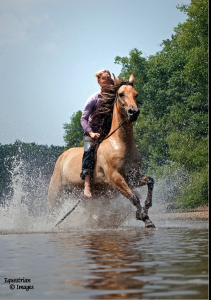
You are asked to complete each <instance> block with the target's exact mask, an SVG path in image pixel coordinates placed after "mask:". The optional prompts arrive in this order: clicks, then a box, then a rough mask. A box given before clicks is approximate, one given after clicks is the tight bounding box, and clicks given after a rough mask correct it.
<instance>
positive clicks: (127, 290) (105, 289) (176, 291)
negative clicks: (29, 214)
mask: <svg viewBox="0 0 211 300" xmlns="http://www.w3.org/2000/svg"><path fill="white" fill-rule="evenodd" d="M73 214H74V213H73ZM152 216H153V217H154V221H155V220H156V226H157V228H156V229H150V230H146V229H144V227H143V225H142V224H140V223H137V222H138V221H135V220H132V219H131V224H128V222H127V223H126V224H125V225H122V226H115V227H109V226H107V228H99V225H98V228H96V226H95V225H93V224H92V225H93V226H90V223H89V227H87V228H86V227H85V226H82V227H81V228H79V227H78V226H77V227H75V228H74V227H73V226H72V225H71V227H72V228H69V227H65V226H63V227H62V226H61V227H60V228H54V229H53V230H50V229H49V228H47V227H45V229H46V230H47V231H46V232H45V231H43V232H42V231H41V230H40V232H35V231H32V230H31V229H30V228H29V229H30V230H28V229H27V228H25V230H23V228H22V229H21V230H19V231H17V230H15V229H14V230H12V229H11V228H10V229H9V230H8V231H6V230H5V228H4V229H3V230H2V231H1V236H0V241H1V258H0V299H208V224H207V221H205V220H186V221H184V220H183V221H182V220H174V221H173V220H165V221H164V220H163V219H162V218H160V219H159V217H158V216H157V218H156V215H155V214H154V215H153V214H152ZM72 217H73V216H72ZM69 218H70V216H69ZM95 219H96V217H95ZM67 222H68V221H66V224H67ZM5 278H7V279H5ZM19 278H20V279H22V280H25V282H19V283H17V282H10V283H9V282H8V280H9V279H19ZM26 280H28V282H27V283H26ZM29 280H30V282H29ZM20 286H22V287H27V286H30V289H29V290H26V289H22V288H20ZM13 288H14V289H13Z"/></svg>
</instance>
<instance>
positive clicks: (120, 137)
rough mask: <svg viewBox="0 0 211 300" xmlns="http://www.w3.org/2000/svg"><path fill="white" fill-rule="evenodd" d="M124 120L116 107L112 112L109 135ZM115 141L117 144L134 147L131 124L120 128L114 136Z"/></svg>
mask: <svg viewBox="0 0 211 300" xmlns="http://www.w3.org/2000/svg"><path fill="white" fill-rule="evenodd" d="M125 120H126V117H125V116H123V115H121V114H120V113H119V112H118V110H117V108H116V105H115V107H114V110H113V118H112V123H111V130H110V133H111V132H113V131H114V130H115V129H117V128H118V126H119V124H120V123H121V122H123V121H125ZM113 137H115V140H116V141H118V142H119V143H124V145H126V146H128V147H131V146H132V145H134V136H133V126H132V123H131V122H128V123H125V124H124V125H123V126H121V127H120V128H119V129H118V130H117V131H116V132H115V133H114V134H113Z"/></svg>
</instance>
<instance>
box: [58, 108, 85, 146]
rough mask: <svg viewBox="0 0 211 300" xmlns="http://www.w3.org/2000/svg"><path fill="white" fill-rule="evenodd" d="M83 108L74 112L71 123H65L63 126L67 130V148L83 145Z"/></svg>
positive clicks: (65, 139) (65, 135)
mask: <svg viewBox="0 0 211 300" xmlns="http://www.w3.org/2000/svg"><path fill="white" fill-rule="evenodd" d="M81 116H82V112H81V110H79V111H77V112H76V113H73V115H72V116H71V117H70V123H64V125H63V128H64V130H65V134H64V136H63V137H64V141H65V143H66V146H65V150H67V149H69V148H72V147H81V146H83V128H82V126H81V122H80V120H81Z"/></svg>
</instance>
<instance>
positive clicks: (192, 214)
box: [165, 206, 209, 220]
mask: <svg viewBox="0 0 211 300" xmlns="http://www.w3.org/2000/svg"><path fill="white" fill-rule="evenodd" d="M165 217H166V218H168V219H207V220H208V219H209V206H200V207H198V208H194V209H191V210H190V211H187V212H180V210H179V209H175V210H174V211H172V212H166V213H165Z"/></svg>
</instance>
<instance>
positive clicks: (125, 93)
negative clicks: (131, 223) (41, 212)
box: [48, 74, 155, 228]
mask: <svg viewBox="0 0 211 300" xmlns="http://www.w3.org/2000/svg"><path fill="white" fill-rule="evenodd" d="M113 78H114V80H113V82H114V86H115V87H116V89H115V93H114V99H113V107H112V110H113V111H112V116H111V125H110V131H109V134H108V135H107V136H106V137H105V138H104V139H103V141H101V143H100V144H99V146H98V149H97V152H96V163H95V169H94V174H93V177H92V190H93V192H92V195H93V198H97V197H99V196H102V195H103V194H105V195H106V197H112V192H114V193H113V195H115V194H116V193H115V192H118V193H121V194H122V195H123V196H125V197H126V198H127V199H129V200H130V201H131V203H132V204H133V205H134V206H135V207H136V209H137V211H136V219H137V220H141V221H143V222H144V223H145V228H155V225H154V224H153V222H152V221H151V220H150V219H149V216H148V210H149V208H150V207H151V206H152V191H153V186H154V180H153V178H151V177H149V176H146V175H144V174H142V172H141V166H142V159H141V154H140V152H139V151H138V149H137V147H136V145H135V142H134V135H133V122H134V121H136V120H137V118H138V115H139V112H140V111H139V108H138V105H137V101H138V100H137V96H138V93H137V91H136V90H135V88H134V87H133V84H134V75H133V74H131V75H130V77H129V80H128V81H127V82H121V81H120V80H119V79H117V78H116V77H115V75H114V74H113ZM82 156H83V147H75V148H70V149H68V150H66V151H65V152H64V153H63V154H61V155H60V157H59V158H58V160H57V162H56V164H55V168H54V171H53V175H52V177H51V180H50V185H49V190H48V201H49V209H50V211H53V210H54V209H55V208H56V206H57V205H58V203H59V202H58V199H59V198H60V197H61V193H62V192H63V191H64V190H65V191H66V190H67V189H68V190H70V191H73V192H74V194H77V195H80V196H81V195H83V194H82V193H83V189H84V181H83V180H82V179H81V178H80V172H81V169H82ZM144 185H147V186H148V192H147V197H146V200H145V202H144V206H143V207H142V206H141V204H140V198H141V197H140V195H139V194H138V193H137V192H136V191H135V188H137V187H141V186H144ZM108 191H109V193H107V192H108ZM90 201H91V200H90Z"/></svg>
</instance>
